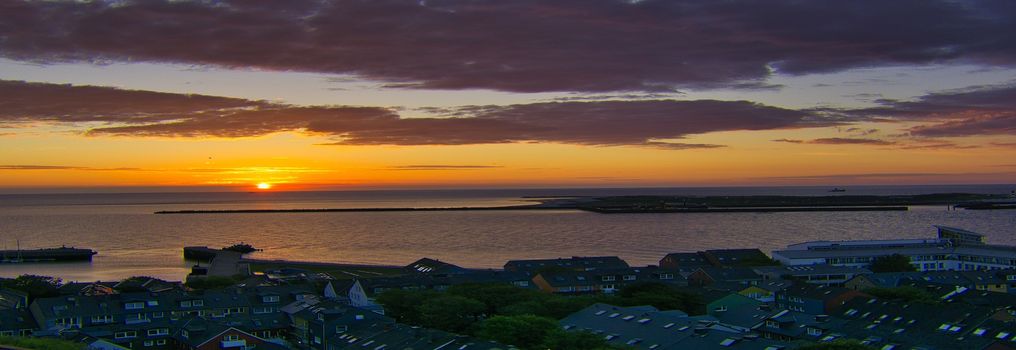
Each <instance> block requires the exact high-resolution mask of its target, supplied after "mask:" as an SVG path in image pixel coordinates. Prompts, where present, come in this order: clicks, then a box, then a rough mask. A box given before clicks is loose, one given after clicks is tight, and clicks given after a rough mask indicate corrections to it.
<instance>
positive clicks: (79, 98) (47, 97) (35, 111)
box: [0, 80, 264, 124]
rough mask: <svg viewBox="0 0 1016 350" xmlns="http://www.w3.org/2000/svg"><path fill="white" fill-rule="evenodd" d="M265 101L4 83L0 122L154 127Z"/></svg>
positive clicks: (0, 94)
mask: <svg viewBox="0 0 1016 350" xmlns="http://www.w3.org/2000/svg"><path fill="white" fill-rule="evenodd" d="M263 105H264V103H261V102H258V101H249V100H243V99H235V98H226V97H214V96H205V95H188V94H172V93H161V92H152V91H138V90H122V89H116V88H110V87H95V86H72V85H58V84H46V83H27V82H23V81H10V80H0V123H5V124H6V123H11V124H13V123H19V122H45V121H54V122H116V123H150V122H158V121H164V120H167V119H172V118H175V117H178V116H181V115H195V114H202V113H206V112H210V111H219V110H226V109H236V108H253V107H258V106H263Z"/></svg>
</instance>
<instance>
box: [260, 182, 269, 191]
mask: <svg viewBox="0 0 1016 350" xmlns="http://www.w3.org/2000/svg"><path fill="white" fill-rule="evenodd" d="M257 187H258V189H259V190H267V189H271V188H272V184H270V183H267V182H262V183H259V184H258V185H257Z"/></svg>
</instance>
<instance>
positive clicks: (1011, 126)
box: [910, 111, 1016, 137]
mask: <svg viewBox="0 0 1016 350" xmlns="http://www.w3.org/2000/svg"><path fill="white" fill-rule="evenodd" d="M969 113H970V114H976V113H978V112H975V111H971V112H969ZM910 134H911V135H916V136H927V137H949V136H972V135H1016V111H1011V112H1003V113H1001V114H982V115H979V116H975V117H970V118H965V119H960V120H950V121H946V122H943V123H939V124H933V125H921V126H916V127H913V128H911V129H910Z"/></svg>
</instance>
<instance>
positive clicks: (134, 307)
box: [123, 301, 145, 310]
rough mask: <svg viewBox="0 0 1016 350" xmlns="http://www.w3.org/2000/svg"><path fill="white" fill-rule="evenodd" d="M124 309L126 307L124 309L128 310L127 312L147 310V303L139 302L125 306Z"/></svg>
mask: <svg viewBox="0 0 1016 350" xmlns="http://www.w3.org/2000/svg"><path fill="white" fill-rule="evenodd" d="M123 307H124V309H127V310H138V309H144V308H145V303H144V302H140V301H138V302H131V303H126V304H123Z"/></svg>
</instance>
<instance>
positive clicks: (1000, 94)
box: [811, 84, 1016, 137]
mask: <svg viewBox="0 0 1016 350" xmlns="http://www.w3.org/2000/svg"><path fill="white" fill-rule="evenodd" d="M878 103H880V104H881V106H879V107H873V108H864V109H855V110H836V109H822V110H819V109H816V110H812V111H811V112H813V113H821V114H825V115H827V116H837V117H838V118H840V119H841V120H855V121H861V120H867V121H878V120H882V121H919V122H924V124H922V125H918V126H915V127H912V128H910V129H909V130H908V131H909V135H911V136H918V137H958V136H974V135H1013V134H1016V84H1006V85H992V86H973V87H969V88H966V89H959V90H951V91H942V92H936V93H931V94H927V95H924V96H921V97H919V98H917V99H914V100H910V101H900V100H890V99H882V100H879V101H878Z"/></svg>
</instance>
